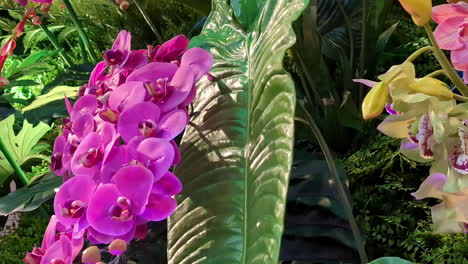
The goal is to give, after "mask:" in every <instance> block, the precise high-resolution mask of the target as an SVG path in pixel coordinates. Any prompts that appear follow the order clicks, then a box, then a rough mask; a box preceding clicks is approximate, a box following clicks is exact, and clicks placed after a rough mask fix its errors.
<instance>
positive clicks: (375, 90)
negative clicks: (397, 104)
mask: <svg viewBox="0 0 468 264" xmlns="http://www.w3.org/2000/svg"><path fill="white" fill-rule="evenodd" d="M389 96H390V93H389V91H388V84H387V83H386V82H379V83H377V84H376V85H375V86H374V87H372V89H371V90H370V91H369V92H368V93H367V95H366V97H365V98H364V100H363V102H362V116H363V117H364V119H371V118H375V117H378V116H379V115H380V114H382V112H383V110H384V108H385V104H386V103H387V100H388V98H389Z"/></svg>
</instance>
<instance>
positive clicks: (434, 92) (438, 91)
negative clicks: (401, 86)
mask: <svg viewBox="0 0 468 264" xmlns="http://www.w3.org/2000/svg"><path fill="white" fill-rule="evenodd" d="M410 88H411V90H413V91H414V92H417V93H423V94H427V95H431V96H435V97H437V98H439V99H441V100H451V99H453V92H452V91H451V90H450V88H449V86H448V85H447V84H445V83H444V82H442V81H439V80H437V79H435V78H431V77H424V78H421V79H419V80H417V81H416V82H414V83H412V84H410Z"/></svg>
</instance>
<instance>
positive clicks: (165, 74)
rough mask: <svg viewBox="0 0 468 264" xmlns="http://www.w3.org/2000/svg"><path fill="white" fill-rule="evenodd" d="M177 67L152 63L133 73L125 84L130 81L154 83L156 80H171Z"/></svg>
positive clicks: (163, 63)
mask: <svg viewBox="0 0 468 264" xmlns="http://www.w3.org/2000/svg"><path fill="white" fill-rule="evenodd" d="M177 68H178V66H177V65H175V64H174V63H166V62H152V63H149V64H146V65H145V66H143V67H141V68H139V69H137V70H135V71H133V72H132V73H131V74H130V75H129V76H128V78H127V82H131V81H142V82H147V81H156V80H158V79H164V78H168V79H172V76H174V74H175V72H176V71H177Z"/></svg>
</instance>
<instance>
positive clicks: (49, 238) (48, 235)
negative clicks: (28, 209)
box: [41, 215, 58, 250]
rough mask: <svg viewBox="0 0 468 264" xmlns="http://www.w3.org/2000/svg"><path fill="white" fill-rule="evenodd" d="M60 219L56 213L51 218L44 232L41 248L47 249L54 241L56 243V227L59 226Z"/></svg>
mask: <svg viewBox="0 0 468 264" xmlns="http://www.w3.org/2000/svg"><path fill="white" fill-rule="evenodd" d="M57 222H58V219H57V217H56V216H55V215H52V216H51V217H50V220H49V224H48V225H47V228H46V230H45V232H44V238H43V239H42V245H41V249H43V250H46V249H48V248H49V247H50V246H52V244H53V243H55V241H56V240H57V239H56V227H57Z"/></svg>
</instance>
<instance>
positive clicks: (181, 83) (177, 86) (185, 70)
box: [160, 66, 194, 112]
mask: <svg viewBox="0 0 468 264" xmlns="http://www.w3.org/2000/svg"><path fill="white" fill-rule="evenodd" d="M193 78H194V77H193V72H192V69H191V68H190V67H187V66H184V67H180V68H179V69H178V70H177V72H176V73H175V75H174V78H173V79H172V81H171V82H170V84H169V92H168V93H169V94H168V96H167V98H166V99H165V100H164V102H162V103H161V104H160V108H161V111H163V112H168V111H171V110H173V109H174V108H176V107H177V106H178V105H180V104H182V103H183V102H184V101H185V99H186V98H187V97H188V96H189V94H190V91H191V89H192V87H193V83H194V79H193Z"/></svg>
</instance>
